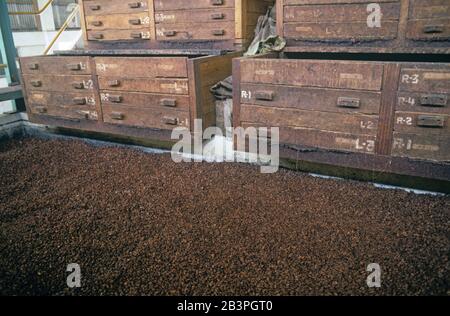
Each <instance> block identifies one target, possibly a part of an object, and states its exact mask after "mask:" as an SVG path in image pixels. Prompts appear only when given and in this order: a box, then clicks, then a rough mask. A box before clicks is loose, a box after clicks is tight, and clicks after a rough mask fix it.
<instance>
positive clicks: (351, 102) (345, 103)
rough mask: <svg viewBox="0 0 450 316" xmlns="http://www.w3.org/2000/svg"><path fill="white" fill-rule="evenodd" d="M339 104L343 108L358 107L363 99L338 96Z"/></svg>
mask: <svg viewBox="0 0 450 316" xmlns="http://www.w3.org/2000/svg"><path fill="white" fill-rule="evenodd" d="M337 106H338V107H341V108H351V109H358V108H359V107H360V106H361V101H360V100H359V99H357V98H346V97H341V98H338V101H337Z"/></svg>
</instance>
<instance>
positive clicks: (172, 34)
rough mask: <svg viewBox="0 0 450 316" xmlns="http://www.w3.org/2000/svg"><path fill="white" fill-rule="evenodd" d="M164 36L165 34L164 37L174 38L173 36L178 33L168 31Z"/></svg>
mask: <svg viewBox="0 0 450 316" xmlns="http://www.w3.org/2000/svg"><path fill="white" fill-rule="evenodd" d="M163 34H164V36H166V37H172V36H175V35H177V32H176V31H166V32H164V33H163Z"/></svg>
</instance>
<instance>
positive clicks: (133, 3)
mask: <svg viewBox="0 0 450 316" xmlns="http://www.w3.org/2000/svg"><path fill="white" fill-rule="evenodd" d="M128 7H129V8H131V9H138V8H140V7H141V3H140V2H131V3H128Z"/></svg>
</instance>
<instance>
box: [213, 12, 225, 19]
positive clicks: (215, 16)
mask: <svg viewBox="0 0 450 316" xmlns="http://www.w3.org/2000/svg"><path fill="white" fill-rule="evenodd" d="M224 18H225V14H223V13H214V14H211V19H213V20H223V19H224Z"/></svg>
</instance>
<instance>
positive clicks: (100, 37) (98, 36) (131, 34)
mask: <svg viewBox="0 0 450 316" xmlns="http://www.w3.org/2000/svg"><path fill="white" fill-rule="evenodd" d="M87 38H88V40H89V41H100V42H102V41H142V40H146V41H148V40H150V39H151V32H150V29H149V28H142V27H141V28H136V29H128V30H103V31H93V30H91V31H87Z"/></svg>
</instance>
